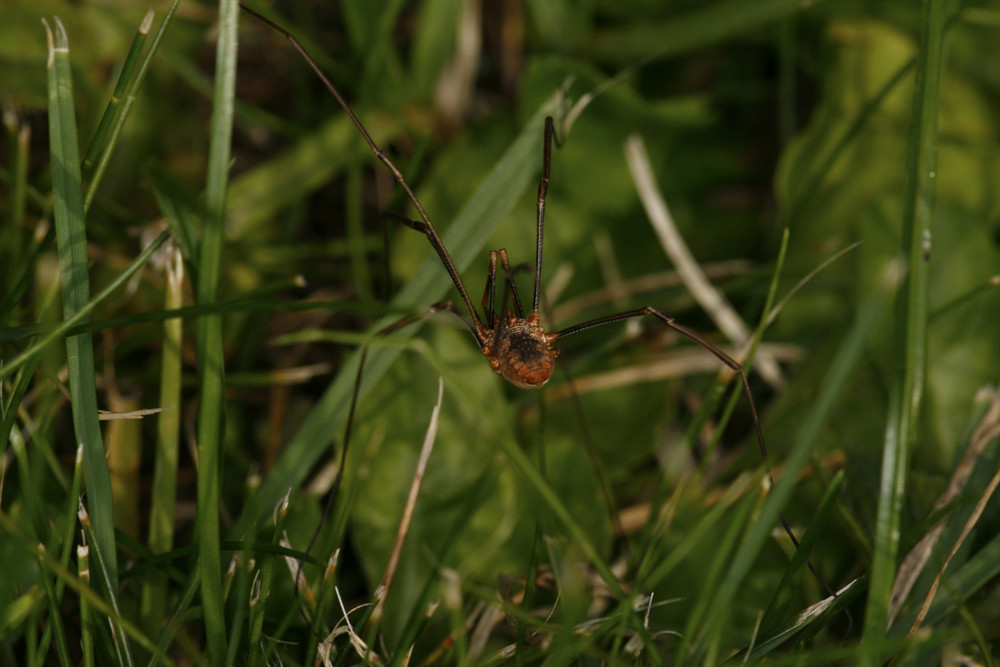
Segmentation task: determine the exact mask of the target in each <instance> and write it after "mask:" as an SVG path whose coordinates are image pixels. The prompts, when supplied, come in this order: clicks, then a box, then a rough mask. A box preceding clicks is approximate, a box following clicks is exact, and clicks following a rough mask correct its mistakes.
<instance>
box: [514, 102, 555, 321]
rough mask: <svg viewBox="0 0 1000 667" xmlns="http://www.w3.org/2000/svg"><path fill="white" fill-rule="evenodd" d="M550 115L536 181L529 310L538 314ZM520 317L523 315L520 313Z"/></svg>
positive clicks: (549, 167) (551, 130)
mask: <svg viewBox="0 0 1000 667" xmlns="http://www.w3.org/2000/svg"><path fill="white" fill-rule="evenodd" d="M554 134H555V132H554V130H553V122H552V116H546V118H545V147H544V148H543V150H542V178H541V180H539V181H538V222H537V227H536V232H535V289H534V298H533V299H532V304H531V312H532V313H533V314H535V315H537V314H538V299H539V295H540V293H541V291H542V238H543V233H542V232H543V228H544V227H545V195H546V194H548V191H549V173H550V172H551V169H552V137H553V136H554ZM521 317H524V315H523V314H522V315H521Z"/></svg>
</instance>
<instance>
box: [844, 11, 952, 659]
mask: <svg viewBox="0 0 1000 667" xmlns="http://www.w3.org/2000/svg"><path fill="white" fill-rule="evenodd" d="M944 24H945V2H944V0H926V1H925V2H924V7H923V26H922V37H921V45H920V51H919V53H918V56H917V68H916V85H915V86H914V98H913V116H912V120H911V123H912V126H911V133H910V138H909V146H908V159H907V174H908V177H907V180H906V192H905V195H904V207H905V208H904V211H903V233H902V244H903V254H902V256H903V257H904V258H905V260H904V261H905V263H906V264H905V266H906V271H907V273H906V280H905V283H904V287H903V289H901V290H900V293H899V296H898V304H897V317H896V322H897V332H896V345H897V347H898V349H899V354H900V358H899V361H898V362H897V363H898V368H897V370H896V375H895V378H894V387H893V389H892V394H891V396H890V407H889V422H888V424H887V425H886V432H885V443H884V447H883V450H882V476H881V482H880V485H879V499H878V513H877V519H876V524H875V548H874V554H873V559H872V568H871V588H870V589H869V592H868V604H867V605H866V608H865V624H864V633H863V636H862V639H861V645H860V646H859V664H861V665H863V666H871V667H874V665H880V664H882V662H883V660H884V658H885V655H884V653H885V650H886V646H885V645H886V639H887V637H886V635H887V631H888V628H887V627H886V626H887V623H888V618H889V604H890V598H891V595H892V587H893V583H894V581H895V578H896V558H897V555H898V552H899V538H900V513H901V512H902V508H903V500H904V495H905V490H906V476H907V471H908V469H909V459H910V446H911V445H912V443H913V441H914V440H915V439H916V433H917V417H918V415H919V412H920V403H921V400H922V398H923V389H924V381H925V375H926V364H927V320H928V309H929V306H928V284H929V273H930V261H929V258H930V252H931V222H932V216H933V209H934V189H935V188H934V171H935V169H936V168H937V129H938V128H937V124H938V90H939V86H940V79H941V67H942V42H943V39H944Z"/></svg>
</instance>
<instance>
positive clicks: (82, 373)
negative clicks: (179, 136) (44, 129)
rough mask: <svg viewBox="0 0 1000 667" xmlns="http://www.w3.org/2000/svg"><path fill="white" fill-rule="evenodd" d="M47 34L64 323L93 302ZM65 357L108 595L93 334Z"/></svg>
mask: <svg viewBox="0 0 1000 667" xmlns="http://www.w3.org/2000/svg"><path fill="white" fill-rule="evenodd" d="M45 30H46V33H47V35H48V44H49V60H48V71H49V141H50V150H51V154H52V190H53V194H54V196H55V197H54V202H53V213H54V216H55V225H56V240H57V245H58V248H59V269H60V273H61V279H62V294H63V313H64V317H65V319H66V320H71V319H73V318H74V317H75V316H77V315H78V313H80V312H81V311H85V309H86V308H87V306H88V301H89V300H90V281H89V278H88V275H87V268H88V260H87V241H86V231H85V227H84V213H83V196H82V192H81V180H80V153H79V144H78V138H77V131H76V117H75V115H74V108H73V87H72V75H71V72H70V62H69V40H68V39H67V37H66V31H65V29H64V28H63V25H62V22H61V21H60V20H59V19H58V18H56V19H55V33H54V34H53V32H52V30H51V29H50V28H49V25H48V23H46V24H45ZM84 317H85V315H84ZM81 319H82V318H81ZM22 356H23V355H22ZM66 357H67V362H68V366H69V385H70V396H71V398H72V402H73V426H74V429H75V431H76V438H77V441H78V442H80V443H82V444H83V451H84V478H85V480H86V487H87V501H88V504H89V505H90V507H91V510H92V513H93V521H94V533H95V536H96V539H97V541H98V545H97V546H99V547H100V549H101V551H102V552H103V554H104V557H105V558H106V562H105V566H106V567H107V574H108V583H109V587H110V590H109V593H113V592H114V591H115V589H116V588H117V586H118V559H117V555H116V552H115V524H114V507H113V502H112V497H111V478H110V476H109V474H108V466H107V462H106V461H105V458H104V444H103V442H102V441H101V429H100V426H99V424H98V421H97V390H96V387H95V377H96V373H95V371H94V350H93V346H92V343H91V337H90V335H89V334H81V335H78V336H72V337H70V338H67V339H66ZM123 639H124V638H123Z"/></svg>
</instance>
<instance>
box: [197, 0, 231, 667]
mask: <svg viewBox="0 0 1000 667" xmlns="http://www.w3.org/2000/svg"><path fill="white" fill-rule="evenodd" d="M239 11H240V9H239V5H238V4H237V3H236V0H224V1H223V2H221V3H220V4H219V41H218V45H217V47H216V71H215V95H214V99H213V112H212V130H211V139H210V147H209V154H208V182H207V186H206V192H205V225H204V230H203V232H202V237H201V244H200V248H199V255H198V284H197V299H198V303H199V304H201V305H206V304H212V303H215V302H216V301H218V299H219V280H220V274H221V269H222V239H223V229H224V226H225V220H226V186H227V184H228V181H229V156H230V151H231V147H230V141H231V138H232V131H233V110H234V105H233V96H234V93H235V90H236V42H237V35H236V28H237V25H238V19H239ZM197 348H198V386H199V389H200V391H201V400H200V402H199V404H198V517H197V534H198V553H199V557H200V560H201V569H202V577H201V600H202V605H203V608H204V614H205V633H206V636H207V640H208V648H209V655H210V656H211V658H212V664H215V665H223V664H226V655H227V653H228V651H227V649H226V643H227V642H226V618H225V609H224V601H223V595H222V579H221V574H222V560H221V554H220V550H219V549H220V545H219V502H220V497H221V490H220V488H219V487H220V481H221V477H220V470H221V467H222V446H223V439H224V434H225V417H226V386H225V385H226V378H225V351H224V349H223V340H222V317H221V316H220V315H209V316H206V317H202V318H200V319H199V320H198V328H197Z"/></svg>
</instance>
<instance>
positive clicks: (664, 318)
mask: <svg viewBox="0 0 1000 667" xmlns="http://www.w3.org/2000/svg"><path fill="white" fill-rule="evenodd" d="M646 315H652V316H653V317H655V318H656V319H658V320H660V322H662V323H663V324H665V325H667V326H668V327H670V328H671V329H673V330H674V331H676V332H677V333H679V334H681V335H682V336H684V337H685V338H688V339H689V340H692V341H694V342H695V343H697V344H698V345H700V346H701V347H703V348H705V349H706V350H708V351H709V352H711V353H712V354H713V355H715V357H716V358H717V359H718V360H719V361H721V362H722V363H724V364H725V365H726V366H728V367H729V368H730V369H732V370H733V372H735V373H736V374H737V375H739V376H740V383H741V384H742V385H743V393H744V394H746V397H747V403H748V404H749V406H750V418H751V420H752V421H753V428H754V433H755V435H756V436H757V444H758V445H759V446H760V456H761V459H762V460H763V462H764V468H765V470H766V471H767V478H768V481H769V482H770V483H771V486H772V487H773V486H774V475H773V474H772V473H771V465H770V463H769V460H768V458H767V446H766V445H765V444H764V431H763V429H761V427H760V419H759V418H758V417H757V405H756V404H755V403H754V400H753V394H752V393H751V392H750V383H749V382H748V381H747V375H746V372H745V371H744V369H743V366H742V365H741V364H740V363H739V362H738V361H736V360H735V359H733V358H732V357H731V356H729V355H728V354H726V353H725V352H724V351H723V350H722V349H721V348H719V347H717V346H716V345H713V344H712V343H710V342H708V341H707V340H705V339H704V338H702V337H701V336H700V335H699V334H697V333H695V332H694V331H692V330H691V329H688V328H687V327H685V326H682V325H680V324H677V322H676V321H675V320H674V318H672V317H670V316H669V315H667V314H666V313H664V312H662V311H660V310H657V309H656V308H653V307H652V306H646V307H644V308H636V309H635V310H627V311H625V312H623V313H617V314H615V315H606V316H604V317H598V318H596V319H593V320H589V321H587V322H581V323H580V324H576V325H574V326H571V327H568V328H566V329H563V330H562V331H557V332H555V333H552V334H549V335H548V340H549V342H554V341H556V340H558V339H559V338H562V337H563V336H569V335H571V334H575V333H578V332H580V331H583V330H585V329H591V328H593V327H599V326H602V325H604V324H611V323H612V322H620V321H622V320H627V319H631V318H633V317H645V316H646ZM778 518H779V519H780V521H781V526H782V527H783V528H784V529H785V533H786V534H787V535H788V537H789V539H791V541H792V544H794V545H795V548H796V549H798V547H799V541H798V539H797V538H796V537H795V534H794V533H792V528H791V526H790V525H789V524H788V519H786V518H785V515H784V513H783V512H778ZM808 565H809V570H810V571H811V572H812V573H813V576H815V577H816V580H817V581H819V583H820V584H821V585H822V586H823V588H825V589H826V591H827V593H829V594H830V595H831V596H833V597H837V593H836V591H834V590H833V587H832V586H830V584H828V583H827V581H826V580H825V579H824V578H823V577H822V575H820V573H819V572H818V571H817V570H816V568H815V567H814V566H813V564H812V562H809V563H808Z"/></svg>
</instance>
